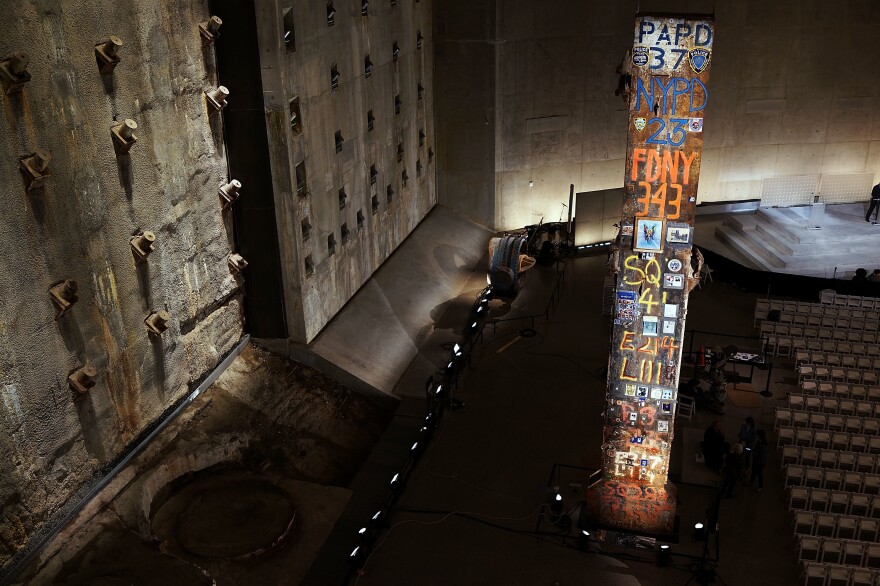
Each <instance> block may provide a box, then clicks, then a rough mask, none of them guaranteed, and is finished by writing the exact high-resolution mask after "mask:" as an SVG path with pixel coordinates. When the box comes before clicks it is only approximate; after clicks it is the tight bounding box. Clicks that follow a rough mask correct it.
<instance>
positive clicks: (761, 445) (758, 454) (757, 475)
mask: <svg viewBox="0 0 880 586" xmlns="http://www.w3.org/2000/svg"><path fill="white" fill-rule="evenodd" d="M755 438H756V439H755V446H754V447H753V448H752V477H751V479H750V480H749V482H754V481H755V480H757V481H758V486H757V488H756V489H755V490H756V491H757V492H761V489H763V488H764V466H766V465H767V434H766V433H765V432H764V430H763V429H759V430H758V431H756V432H755Z"/></svg>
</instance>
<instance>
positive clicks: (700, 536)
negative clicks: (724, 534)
mask: <svg viewBox="0 0 880 586" xmlns="http://www.w3.org/2000/svg"><path fill="white" fill-rule="evenodd" d="M704 539H706V526H705V525H703V524H702V523H695V524H694V541H703V540H704Z"/></svg>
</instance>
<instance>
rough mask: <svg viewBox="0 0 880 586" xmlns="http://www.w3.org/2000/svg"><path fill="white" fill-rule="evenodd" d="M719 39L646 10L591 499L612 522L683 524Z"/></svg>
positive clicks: (648, 528) (697, 20)
mask: <svg viewBox="0 0 880 586" xmlns="http://www.w3.org/2000/svg"><path fill="white" fill-rule="evenodd" d="M713 41H714V22H713V20H712V19H711V17H696V16H686V17H676V16H669V15H662V16H661V15H657V16H653V15H639V16H637V17H636V24H635V39H634V44H633V49H632V63H631V75H632V79H631V81H630V85H629V90H630V99H629V104H630V117H629V126H628V129H627V132H628V137H629V140H628V142H627V155H626V170H625V175H626V176H625V183H624V188H625V189H624V201H623V218H622V222H621V230H620V235H619V238H618V240H617V243H616V248H615V252H614V253H613V255H612V259H611V267H612V270H613V271H614V272H615V278H616V296H617V300H616V306H615V313H614V327H613V335H612V341H611V354H610V357H609V361H608V387H607V395H606V401H607V404H606V412H605V429H604V439H603V445H602V465H603V473H604V479H603V482H602V484H600V485H598V486H597V487H595V488H594V492H593V493H592V494H591V495H590V496H591V498H590V499H589V500H590V502H591V504H592V506H593V509H592V510H593V512H594V516H596V517H598V520H599V521H600V522H601V524H602V525H603V526H606V527H611V528H617V529H624V530H635V531H641V532H647V533H655V534H669V533H671V532H672V529H673V526H674V520H675V487H674V486H673V485H672V484H671V483H669V482H668V478H667V477H668V472H669V458H670V453H671V452H670V448H671V446H672V436H673V418H674V417H675V411H676V400H677V389H678V376H679V368H680V366H681V347H682V338H683V335H684V323H685V316H686V314H687V301H688V292H689V291H690V289H691V288H692V287H693V286H694V285H695V284H696V283H698V282H699V266H698V265H699V264H700V263H699V262H696V259H695V262H693V264H692V259H691V246H692V243H693V225H694V209H695V206H696V200H697V183H698V180H699V177H700V162H701V153H702V147H703V113H704V111H705V109H706V105H707V104H708V102H709V90H708V83H707V82H708V77H709V65H710V62H711V56H712V43H713ZM697 256H698V257H699V253H697Z"/></svg>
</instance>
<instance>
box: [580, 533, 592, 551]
mask: <svg viewBox="0 0 880 586" xmlns="http://www.w3.org/2000/svg"><path fill="white" fill-rule="evenodd" d="M591 538H592V536H591V535H590V532H589V531H587V530H586V529H582V530H581V532H580V533H578V537H577V545H578V549H580V550H581V551H590V539H591Z"/></svg>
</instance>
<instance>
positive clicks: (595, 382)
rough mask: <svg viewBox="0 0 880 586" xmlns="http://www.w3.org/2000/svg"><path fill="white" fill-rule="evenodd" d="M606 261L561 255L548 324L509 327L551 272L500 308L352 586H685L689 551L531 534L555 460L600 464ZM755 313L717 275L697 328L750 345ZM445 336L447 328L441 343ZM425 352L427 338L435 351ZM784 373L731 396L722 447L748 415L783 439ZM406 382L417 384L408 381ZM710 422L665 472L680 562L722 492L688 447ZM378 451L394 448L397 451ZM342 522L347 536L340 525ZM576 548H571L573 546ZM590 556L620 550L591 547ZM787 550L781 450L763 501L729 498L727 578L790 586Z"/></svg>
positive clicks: (317, 580)
mask: <svg viewBox="0 0 880 586" xmlns="http://www.w3.org/2000/svg"><path fill="white" fill-rule="evenodd" d="M605 260H606V258H605V256H604V255H601V254H600V255H597V256H592V257H578V258H570V259H568V260H567V261H566V266H565V278H564V281H563V285H562V286H563V293H562V295H561V296H560V301H559V303H558V304H557V305H556V307H555V309H554V310H553V311H552V313H551V315H550V318H549V319H547V320H545V319H543V318H539V319H536V320H535V321H534V323H532V322H531V321H530V320H528V319H522V320H515V319H513V320H512V319H511V318H513V317H516V316H525V315H530V314H540V313H541V312H543V311H544V308H545V306H546V304H547V300H548V298H549V294H550V291H551V288H552V283H553V280H554V278H555V275H554V273H553V269H552V268H546V267H545V268H539V269H537V270H536V271H535V272H534V273H532V274H530V275H529V283H528V284H527V286H526V288H525V289H524V290H523V293H521V295H520V297H519V298H517V300H516V301H515V302H514V303H512V304H510V305H501V304H499V302H497V301H496V302H493V307H492V309H493V313H494V314H495V315H500V314H503V316H502V317H500V319H502V320H508V321H502V322H501V323H499V324H497V326H496V327H493V326H492V325H491V324H490V325H488V326H487V327H486V328H485V330H484V335H483V341H482V343H480V344H477V345H476V347H475V351H474V355H473V363H472V366H471V368H469V369H468V371H467V373H466V375H465V378H464V380H463V381H462V384H461V386H460V388H459V389H458V390H457V391H456V393H455V396H456V397H458V398H460V399H461V400H463V401H465V402H466V408H465V409H464V410H461V411H455V412H452V413H451V414H450V415H448V416H447V417H446V419H445V420H444V421H443V423H442V427H441V428H440V430H439V433H438V434H437V435H436V436H435V439H434V444H433V445H432V446H431V448H430V451H429V452H428V453H427V454H426V455H425V456H423V458H422V460H421V462H420V463H419V465H418V467H417V468H416V469H415V470H414V471H413V473H412V474H411V476H410V480H409V482H408V486H407V489H406V492H405V493H404V495H403V496H402V498H401V499H400V501H399V504H398V507H399V510H398V511H397V512H396V513H395V514H394V516H393V519H391V521H390V525H391V528H390V530H388V531H386V532H384V533H383V534H382V535H381V536H380V537H379V540H378V546H377V548H376V549H375V552H374V553H373V554H372V555H371V556H370V557H369V559H368V560H367V563H366V566H365V567H364V570H363V573H362V575H361V576H359V577H358V579H357V584H359V585H361V584H363V585H370V584H375V585H387V584H438V585H439V584H584V583H595V584H609V585H617V584H620V585H623V584H644V585H653V584H663V585H665V584H685V583H687V582H688V580H689V579H690V578H691V577H692V575H691V573H690V570H689V566H690V564H691V562H692V560H689V559H687V558H683V557H674V558H673V566H672V567H669V568H659V567H657V565H656V564H655V558H654V554H653V552H651V551H640V550H630V551H628V552H624V551H623V550H621V549H616V548H609V547H605V546H603V545H601V544H599V545H598V546H597V545H595V544H594V545H593V546H591V548H590V549H591V551H590V552H583V551H581V550H579V549H577V548H576V547H567V546H564V545H563V544H562V542H561V540H560V539H559V538H558V537H553V536H549V535H544V536H542V537H537V536H536V535H535V534H534V531H535V528H536V523H537V520H538V511H539V510H540V508H541V505H542V503H544V502H545V498H546V494H547V493H546V491H547V484H548V478H549V476H550V474H551V470H552V468H553V466H554V464H559V465H562V466H566V465H570V466H579V467H586V468H596V467H597V466H598V463H599V443H600V434H601V422H602V417H601V413H602V409H603V402H604V385H605V382H604V373H603V368H604V367H605V365H606V363H607V351H608V349H607V340H608V339H609V328H608V324H607V318H605V317H603V316H602V290H603V277H604V267H605ZM482 274H483V273H481V272H480V271H479V270H477V271H476V272H475V277H474V278H473V279H472V281H471V283H470V284H469V286H468V287H466V288H465V290H464V291H463V293H462V294H461V296H460V297H459V300H458V302H456V303H452V304H451V305H450V308H449V310H448V311H447V313H446V314H445V315H444V316H443V321H444V322H446V323H447V324H448V323H451V322H457V323H461V324H465V320H467V312H468V311H469V309H470V306H471V302H472V300H473V299H474V297H475V296H476V295H477V293H478V291H479V290H480V289H481V288H482V287H483V286H484V281H483V280H482V279H483V277H482ZM754 304H755V296H754V295H752V294H748V293H743V292H741V291H739V290H737V289H735V288H733V287H731V286H728V285H725V284H724V283H722V282H720V281H719V280H716V281H715V282H712V283H707V284H705V285H704V287H703V288H702V290H696V291H695V292H694V293H693V294H692V295H691V302H690V309H689V314H688V321H687V325H688V328H689V330H701V331H709V332H723V333H724V334H728V335H742V336H751V335H752V334H753V332H752V316H753V310H754ZM490 318H492V315H490ZM490 322H491V319H490ZM524 328H533V329H534V331H535V332H536V335H534V336H533V337H525V336H524V335H523V334H524V333H523V332H522V331H521V330H523V329H524ZM525 333H526V334H527V333H528V332H525ZM701 336H702V337H701ZM686 338H687V336H686ZM447 339H448V334H447V335H446V338H444V339H443V341H446V340H447ZM701 341H702V342H705V343H711V344H715V343H719V344H721V345H726V344H729V343H731V342H733V343H738V344H739V345H740V346H742V344H746V346H747V345H748V343H749V342H748V341H747V340H735V339H732V338H724V337H723V336H722V337H711V336H706V335H698V337H697V340H696V344H697V345H699V344H700V343H701ZM431 343H432V341H431V340H430V339H429V340H428V341H427V342H426V345H428V346H430V344H431ZM438 347H439V343H438ZM446 348H448V346H446ZM779 360H783V361H784V359H779ZM790 368H791V364H786V363H785V362H781V363H777V364H776V365H775V367H774V370H773V371H772V380H770V390H771V391H772V392H773V395H774V396H773V397H772V398H766V399H765V398H763V397H761V396H760V395H758V394H756V393H751V394H749V393H741V394H739V395H738V398H739V402H740V403H742V406H738V405H737V404H735V402H734V401H732V400H728V407H727V410H726V413H725V415H723V416H722V417H719V419H720V420H721V422H722V425H723V427H724V430H725V433H726V434H727V436H728V437H729V438H730V437H735V436H736V432H737V430H738V428H739V425H740V423H741V422H742V420H743V418H744V417H746V416H748V415H751V416H753V417H754V418H755V420H756V421H757V422H758V427H759V428H761V427H763V428H765V429H767V430H768V432H769V435H770V441H771V444H773V445H775V443H773V442H775V437H774V434H773V432H772V427H773V426H772V417H773V409H774V407H775V406H776V405H777V404H779V401H780V400H781V399H784V398H785V396H786V393H787V391H788V389H789V387H788V386H786V384H785V383H786V382H787V383H791V382H792V381H791V376H792V372H791V370H790ZM422 374H424V373H422ZM761 377H765V378H761ZM402 380H404V381H407V380H409V381H413V380H419V381H422V380H424V378H423V377H422V378H419V377H417V376H413V375H412V374H409V375H407V376H404V378H403V379H402ZM765 381H766V374H765V373H764V372H761V371H757V374H756V379H755V381H754V387H755V388H758V389H761V388H763V386H764V382H765ZM408 384H409V385H410V386H409V387H408V388H407V389H397V390H396V392H398V394H404V395H405V394H407V391H411V390H412V387H413V384H412V383H411V382H410V383H408ZM416 392H417V393H418V394H419V395H421V394H422V393H423V391H422V387H421V386H417V387H416ZM421 405H423V401H419V402H417V403H411V404H410V405H409V407H406V406H402V408H408V409H410V411H409V413H410V414H414V413H415V412H417V411H418V408H419V407H420V406H421ZM716 417H717V416H715V415H713V414H711V413H704V412H701V411H698V412H697V414H696V415H695V416H694V418H693V420H691V421H688V420H686V419H681V418H679V419H678V420H677V423H676V440H675V445H674V448H673V461H672V472H671V478H672V479H673V480H674V481H675V483H676V485H677V486H678V495H679V499H680V505H679V510H678V512H679V515H680V517H681V523H680V526H681V528H682V529H681V535H680V543H678V544H675V545H673V551H674V552H675V553H682V554H687V555H692V556H699V555H700V553H701V552H702V547H701V545H700V544H699V543H696V542H694V540H693V538H692V536H691V528H692V527H693V524H694V523H695V522H697V521H699V520H702V519H703V518H704V511H705V509H706V507H707V506H708V504H709V503H710V502H711V500H712V499H713V497H714V495H715V494H716V490H715V489H714V487H711V486H705V484H711V483H713V482H714V481H715V480H716V478H715V477H713V476H712V475H711V474H706V473H705V471H704V469H703V468H704V467H703V466H702V465H700V464H697V463H696V462H695V458H694V441H698V440H699V439H701V436H702V432H703V430H704V429H705V428H706V427H707V426H708V425H709V424H710V423H711V421H712V420H713V419H715V418H716ZM404 421H405V420H404ZM415 424H416V421H411V423H410V425H415ZM405 427H406V424H405V423H404V425H403V427H402V428H405ZM395 435H396V436H398V437H399V438H400V439H399V440H398V441H399V442H400V443H401V444H405V445H406V447H408V446H409V443H407V442H409V441H410V439H411V436H407V435H406V433H403V432H402V431H397V432H395ZM695 436H696V437H697V440H694V437H695ZM687 438H691V439H690V441H688V439H687ZM380 445H382V444H381V443H380ZM384 450H385V453H393V449H392V448H390V447H388V446H386V447H385V448H384ZM404 451H405V448H404ZM392 460H393V459H392ZM372 465H373V464H371V463H370V462H368V463H367V465H366V466H365V469H363V470H362V472H361V476H364V475H369V474H370V473H369V469H370V467H371V466H372ZM378 467H379V469H380V470H381V471H380V472H377V474H379V475H381V474H384V475H386V476H387V477H390V476H391V474H392V473H393V472H394V469H393V464H389V460H388V459H383V460H382V462H381V464H379V465H378ZM683 476H684V477H685V478H684V479H683V478H682V477H683ZM683 480H688V481H690V482H697V483H700V484H691V483H688V482H685V481H683ZM560 482H561V490H562V493H563V495H564V497H565V501H566V503H571V504H574V503H575V502H576V501H577V500H579V499H580V498H582V494H583V486H584V483H585V482H586V479H585V474H583V473H580V474H578V473H577V471H576V470H573V469H563V471H562V474H561V476H560ZM371 513H372V510H371V509H369V506H366V505H365V506H364V508H363V510H362V512H361V515H362V517H361V518H362V519H363V520H364V521H366V520H367V519H368V518H369V514H371ZM459 513H466V514H459ZM337 527H338V528H339V529H340V530H342V529H341V527H346V526H345V524H340V525H337ZM344 530H345V531H349V532H353V531H356V527H353V526H351V525H349V526H347V527H346V528H345V529H344ZM541 530H542V531H544V532H547V533H550V532H553V531H557V530H558V529H557V528H556V527H553V526H552V525H549V524H548V523H546V522H544V523H543V524H542V525H541ZM345 543H348V544H349V545H350V543H351V542H350V541H348V542H346V540H345V539H341V543H337V544H336V546H335V547H334V546H333V545H332V540H331V542H329V544H328V546H327V547H325V551H324V552H323V554H324V555H325V556H327V555H328V553H329V552H330V551H332V555H329V557H328V559H326V560H325V562H324V563H321V560H320V559H319V560H318V563H316V564H315V565H313V567H312V571H311V572H310V573H309V575H308V579H307V582H306V583H309V584H322V583H338V582H336V581H335V580H329V578H330V574H337V572H339V571H340V569H339V568H338V566H337V567H336V568H335V571H334V569H332V568H331V564H329V559H337V560H338V559H339V558H340V557H341V556H343V555H344V553H345V552H344V550H343V548H344V544H345ZM574 543H575V541H574V540H569V541H568V544H569V545H573V544H574ZM597 547H598V548H603V549H606V550H607V551H608V552H609V553H610V552H612V551H613V552H614V553H615V554H616V555H614V556H612V555H602V554H598V553H596V549H597ZM793 547H794V546H793V539H792V530H791V524H790V519H789V517H788V513H787V501H786V498H785V495H784V491H783V489H782V486H781V474H780V471H779V462H778V458H777V456H776V454H775V453H774V454H772V455H771V459H770V462H769V464H768V466H767V474H766V484H765V489H764V491H763V492H761V493H760V494H758V493H756V492H755V491H754V489H751V488H748V487H742V486H740V487H738V488H737V490H736V494H735V496H734V498H732V499H725V500H724V501H723V502H722V508H721V516H720V562H719V563H718V568H717V572H718V577H719V580H718V583H722V584H723V583H726V584H730V585H737V584H743V585H745V584H750V585H751V584H776V585H786V584H794V583H796V582H797V576H798V569H797V565H796V562H795V560H796V553H795V551H794V549H793ZM334 549H335V551H333V550H334ZM349 551H350V550H349ZM618 554H619V555H618ZM712 555H713V556H714V547H713V550H712ZM337 575H338V574H337ZM325 580H329V581H325ZM722 580H723V582H722ZM693 583H696V582H693Z"/></svg>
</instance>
